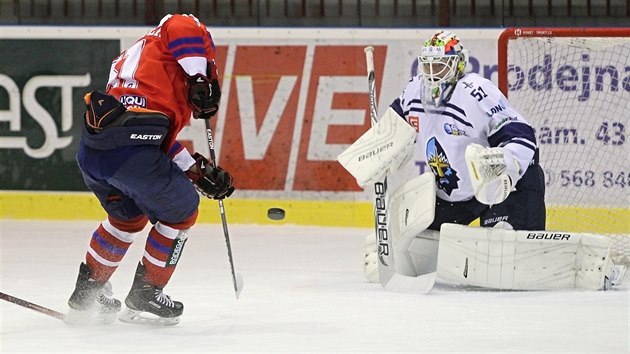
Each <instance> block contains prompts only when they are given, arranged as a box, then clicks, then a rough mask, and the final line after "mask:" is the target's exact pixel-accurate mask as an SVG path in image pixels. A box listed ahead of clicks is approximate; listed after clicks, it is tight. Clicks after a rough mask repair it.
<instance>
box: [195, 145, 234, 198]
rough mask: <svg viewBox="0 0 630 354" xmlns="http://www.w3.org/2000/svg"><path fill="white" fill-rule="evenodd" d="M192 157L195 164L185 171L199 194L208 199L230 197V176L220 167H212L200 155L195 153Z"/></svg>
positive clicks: (231, 186)
mask: <svg viewBox="0 0 630 354" xmlns="http://www.w3.org/2000/svg"><path fill="white" fill-rule="evenodd" d="M192 157H193V158H194V159H195V163H194V164H193V165H192V166H191V167H190V168H189V169H188V171H186V176H188V178H190V180H191V181H192V182H193V184H194V185H195V187H196V188H197V190H198V191H199V193H201V194H203V195H204V196H206V197H208V198H213V199H223V198H227V197H229V196H230V195H232V192H234V186H233V185H232V176H230V174H229V173H227V171H225V170H223V169H222V168H221V167H218V166H217V167H212V166H211V165H210V162H209V161H208V160H207V159H206V158H205V157H203V156H202V155H201V154H200V153H198V152H196V153H195V154H194V155H192Z"/></svg>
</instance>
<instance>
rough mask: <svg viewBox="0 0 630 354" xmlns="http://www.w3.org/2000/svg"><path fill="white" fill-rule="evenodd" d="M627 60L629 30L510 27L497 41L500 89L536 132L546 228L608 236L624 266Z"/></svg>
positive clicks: (629, 129)
mask: <svg viewBox="0 0 630 354" xmlns="http://www.w3.org/2000/svg"><path fill="white" fill-rule="evenodd" d="M628 58H630V28H508V29H506V30H504V31H503V33H502V34H501V35H500V36H499V40H498V74H499V76H498V83H499V88H500V89H501V91H502V92H503V93H504V94H505V95H506V96H507V97H508V98H509V100H510V103H511V104H512V105H514V107H516V108H517V109H518V110H519V111H520V112H521V113H522V114H523V115H524V116H525V118H526V119H527V120H528V121H529V122H530V123H531V124H532V126H533V127H534V129H535V132H536V139H537V142H538V146H539V149H540V164H541V166H542V167H543V170H544V171H545V184H546V193H545V201H546V204H547V229H548V230H559V231H573V232H589V233H597V234H604V235H606V236H609V237H611V238H613V240H614V241H613V251H612V254H613V257H612V258H613V259H614V260H615V262H617V263H626V264H628V263H630V137H629V135H630V65H629V64H628V63H630V62H629V61H628ZM497 109H500V107H497Z"/></svg>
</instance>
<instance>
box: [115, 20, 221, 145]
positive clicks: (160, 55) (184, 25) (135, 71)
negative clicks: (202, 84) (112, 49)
mask: <svg viewBox="0 0 630 354" xmlns="http://www.w3.org/2000/svg"><path fill="white" fill-rule="evenodd" d="M215 55H216V50H215V45H214V41H213V40H212V36H211V35H210V32H209V31H208V29H207V28H206V26H205V25H203V24H202V23H200V22H199V20H198V19H197V18H195V17H194V16H192V15H167V16H166V17H164V18H163V19H162V21H161V22H160V24H159V25H158V26H157V27H156V28H154V29H153V30H151V31H150V32H149V33H148V34H146V35H145V36H144V37H142V38H140V39H139V40H138V41H137V42H136V43H134V44H133V45H132V46H131V47H129V48H128V49H126V50H125V51H123V52H122V53H121V54H120V55H119V56H118V57H117V58H116V59H114V61H113V62H112V67H111V71H110V73H109V81H108V83H107V93H109V94H111V95H113V96H115V97H116V98H118V99H119V100H120V101H121V102H122V103H123V104H124V105H125V106H126V107H141V108H146V109H150V110H155V111H160V112H162V113H164V114H165V115H167V116H168V117H169V118H170V120H171V125H170V127H169V134H168V137H167V138H166V141H165V143H164V145H163V148H164V149H165V150H166V151H169V150H170V149H171V147H172V146H173V144H174V142H175V139H176V137H177V134H178V133H179V132H180V131H181V130H182V129H183V127H184V126H185V125H187V124H188V123H189V121H190V116H191V108H190V106H189V104H188V90H187V88H186V83H185V80H186V79H185V74H188V75H194V74H197V73H202V74H204V75H206V76H210V75H209V74H210V73H206V68H207V63H209V62H214V58H215ZM214 68H215V70H216V65H215V66H214Z"/></svg>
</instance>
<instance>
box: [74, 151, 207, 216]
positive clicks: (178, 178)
mask: <svg viewBox="0 0 630 354" xmlns="http://www.w3.org/2000/svg"><path fill="white" fill-rule="evenodd" d="M77 162H78V164H79V167H80V169H81V172H82V174H83V179H84V181H85V184H86V185H87V187H88V188H89V189H90V190H91V191H92V192H94V194H95V195H96V197H97V198H98V200H99V201H100V203H101V205H102V206H103V208H104V209H105V211H106V212H107V213H108V214H109V215H111V216H112V217H114V218H116V219H119V220H130V219H133V218H136V217H138V216H140V215H143V214H144V215H146V216H147V217H148V218H149V220H150V221H151V222H152V223H155V222H157V221H163V222H166V223H179V222H181V221H184V220H186V219H188V218H189V217H191V216H192V215H193V214H194V213H195V212H196V210H197V208H198V206H199V195H198V194H197V191H196V189H195V187H194V186H193V184H192V183H191V182H190V180H189V179H188V177H186V174H185V173H184V172H183V171H182V170H181V169H180V168H179V167H178V166H177V165H175V163H173V162H172V161H171V159H170V158H169V157H168V156H167V155H166V154H165V153H164V152H163V151H162V150H161V149H160V147H159V146H156V145H135V146H123V147H118V148H115V149H112V150H97V149H93V148H91V147H89V146H86V145H85V144H84V143H83V142H81V144H80V145H79V152H78V154H77Z"/></svg>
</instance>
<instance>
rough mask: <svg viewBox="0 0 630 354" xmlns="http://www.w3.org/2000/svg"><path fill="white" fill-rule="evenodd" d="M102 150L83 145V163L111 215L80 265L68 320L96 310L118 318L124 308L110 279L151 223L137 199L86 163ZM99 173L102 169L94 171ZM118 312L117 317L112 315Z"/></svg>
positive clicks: (98, 318)
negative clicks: (141, 232)
mask: <svg viewBox="0 0 630 354" xmlns="http://www.w3.org/2000/svg"><path fill="white" fill-rule="evenodd" d="M98 155H99V152H97V151H91V150H90V149H88V151H86V149H85V147H81V149H80V155H79V166H80V168H81V172H82V173H83V177H84V181H85V183H86V185H87V187H88V188H89V189H90V190H92V191H93V192H94V194H95V195H96V197H97V198H98V199H99V201H100V203H101V205H102V206H103V208H104V209H105V211H106V212H107V214H108V217H107V218H106V219H105V220H104V221H103V222H101V224H100V225H99V226H98V227H97V229H96V230H95V231H94V232H93V233H92V237H91V239H90V243H89V246H88V250H87V252H86V255H85V262H83V263H81V264H80V266H79V274H78V276H77V281H76V284H75V289H74V291H73V293H72V295H71V296H70V299H69V300H68V305H69V306H70V309H71V311H70V313H69V315H68V316H66V322H69V323H80V322H85V321H91V320H92V318H93V317H94V314H92V312H94V311H92V310H94V309H95V310H96V313H97V315H96V317H95V318H94V319H95V320H96V321H99V322H110V321H112V320H115V314H116V313H117V312H118V311H120V308H121V304H120V301H119V300H117V299H115V298H113V297H112V295H113V292H112V289H111V285H110V284H109V278H110V277H111V275H112V274H113V273H114V271H115V270H116V268H117V267H118V265H119V264H120V262H121V260H122V258H123V257H124V255H125V253H126V252H127V249H128V248H129V246H130V245H131V243H132V242H133V239H134V237H135V235H137V234H138V233H139V232H140V231H142V229H143V228H144V226H145V225H146V224H147V221H148V220H147V218H146V216H144V215H143V212H142V211H141V210H140V209H139V208H138V207H137V205H136V204H135V202H134V201H133V200H132V199H130V198H129V197H128V196H126V195H125V194H123V193H122V192H121V191H120V190H118V189H117V188H115V187H113V186H112V185H110V184H109V183H107V182H106V181H105V180H104V179H102V176H99V177H96V176H95V173H91V172H90V171H89V169H90V167H91V166H89V165H87V166H86V164H82V162H83V161H85V158H86V157H88V156H90V157H89V158H90V159H93V160H97V159H99V158H100V157H101V156H98ZM92 171H94V172H96V174H98V173H99V170H98V169H96V170H92ZM110 315H114V316H110Z"/></svg>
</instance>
